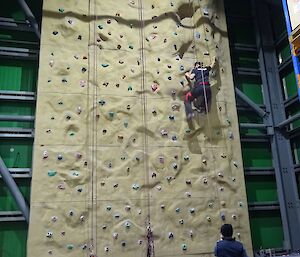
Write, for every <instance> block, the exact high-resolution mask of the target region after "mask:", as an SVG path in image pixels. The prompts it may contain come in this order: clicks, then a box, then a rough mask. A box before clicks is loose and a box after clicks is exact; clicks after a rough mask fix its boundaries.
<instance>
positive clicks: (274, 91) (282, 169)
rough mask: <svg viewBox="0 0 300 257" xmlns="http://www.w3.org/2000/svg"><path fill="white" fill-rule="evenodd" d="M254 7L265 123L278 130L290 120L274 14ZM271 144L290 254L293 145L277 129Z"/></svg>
mask: <svg viewBox="0 0 300 257" xmlns="http://www.w3.org/2000/svg"><path fill="white" fill-rule="evenodd" d="M252 5H253V6H252V7H253V16H254V23H255V28H256V42H257V48H258V51H259V63H260V70H261V78H262V84H263V94H264V101H265V106H266V112H267V113H268V114H269V115H268V116H267V117H266V118H265V123H266V125H268V126H272V127H275V125H276V124H279V123H280V122H282V121H284V120H285V119H286V117H285V110H284V104H283V96H282V86H281V81H280V76H279V72H278V64H277V59H276V49H275V46H274V39H273V33H272V25H271V17H270V10H269V8H268V5H267V4H266V3H264V2H263V1H261V0H252ZM270 143H271V150H272V155H273V165H274V168H275V176H276V184H277V192H278V200H279V204H280V212H281V218H282V225H283V232H284V245H283V247H284V248H285V249H286V250H296V249H300V240H299V231H300V209H299V198H298V192H297V184H296V179H295V172H294V164H293V158H292V152H291V146H290V142H289V140H288V139H286V138H285V137H284V136H283V135H282V134H281V131H280V130H279V129H276V130H275V131H274V136H273V137H272V138H271V141H270Z"/></svg>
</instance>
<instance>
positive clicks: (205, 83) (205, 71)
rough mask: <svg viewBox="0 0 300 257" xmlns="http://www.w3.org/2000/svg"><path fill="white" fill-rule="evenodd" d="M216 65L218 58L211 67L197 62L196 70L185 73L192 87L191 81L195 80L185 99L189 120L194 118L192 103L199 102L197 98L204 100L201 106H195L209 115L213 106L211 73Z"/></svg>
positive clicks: (214, 59)
mask: <svg viewBox="0 0 300 257" xmlns="http://www.w3.org/2000/svg"><path fill="white" fill-rule="evenodd" d="M215 63H216V57H214V58H213V62H212V63H211V65H210V66H206V67H204V66H203V62H196V63H195V66H194V69H193V70H191V71H190V72H186V73H185V77H186V79H187V81H188V83H189V85H191V81H192V80H195V82H194V86H193V87H191V86H190V87H191V90H190V91H189V92H188V93H186V95H185V99H184V106H185V112H186V117H187V119H188V120H190V119H192V118H193V117H194V113H193V108H192V102H193V101H194V100H196V101H197V98H200V97H201V98H202V100H201V102H200V104H199V105H197V106H195V107H197V109H198V110H199V111H200V112H202V113H208V112H209V111H210V105H211V88H210V83H209V72H210V71H211V69H212V68H213V67H214V65H215Z"/></svg>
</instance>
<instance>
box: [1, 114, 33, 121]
mask: <svg viewBox="0 0 300 257" xmlns="http://www.w3.org/2000/svg"><path fill="white" fill-rule="evenodd" d="M0 121H34V116H21V115H18V116H17V115H16V116H12V115H0Z"/></svg>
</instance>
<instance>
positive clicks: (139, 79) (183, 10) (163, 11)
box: [28, 0, 251, 257]
mask: <svg viewBox="0 0 300 257" xmlns="http://www.w3.org/2000/svg"><path fill="white" fill-rule="evenodd" d="M226 31H227V29H226V22H225V15H224V8H223V3H222V1H219V0H214V1H212V0H202V1H201V0H200V1H191V0H164V1H162V0H130V1H127V0H113V1H109V0H91V1H83V0H65V1H59V0H51V1H50V0H45V1H44V16H43V27H42V40H41V54H40V71H39V83H38V84H39V85H38V101H37V113H36V136H35V144H34V145H35V148H34V163H33V179H32V196H31V216H30V227H29V239H28V257H40V256H57V257H60V256H98V257H99V256H112V257H121V256H122V257H127V256H128V257H135V256H148V257H150V256H180V255H193V256H212V255H213V248H214V245H215V242H216V240H218V239H219V238H220V234H219V228H220V226H221V225H222V223H225V222H226V223H232V224H233V226H234V229H235V233H234V235H235V236H236V238H237V239H238V240H241V241H242V242H243V243H244V244H245V246H246V248H247V251H248V253H249V254H250V253H251V238H250V229H249V221H248V211H247V201H246V194H245V185H244V175H243V167H242V159H241V150H240V139H239V133H238V122H237V114H236V109H235V98H234V89H233V81H232V75H231V73H232V71H231V65H230V56H229V46H228V39H227V32H226ZM214 57H217V62H216V65H215V67H214V69H213V71H212V72H211V78H210V82H211V87H212V107H211V111H210V113H209V114H208V115H203V114H199V113H196V116H195V118H194V119H193V120H192V121H191V122H187V120H186V117H185V112H184V105H183V99H184V93H185V92H186V91H187V89H188V86H187V83H186V81H185V79H184V73H185V72H186V71H188V70H189V69H191V68H192V67H193V64H194V62H195V61H196V60H200V61H203V62H204V64H205V65H209V64H210V63H211V62H212V60H213V59H214ZM154 86H158V89H157V90H155V87H154Z"/></svg>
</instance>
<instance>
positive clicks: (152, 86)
mask: <svg viewBox="0 0 300 257" xmlns="http://www.w3.org/2000/svg"><path fill="white" fill-rule="evenodd" d="M151 90H152V92H157V91H159V87H158V83H157V82H154V83H153V84H152V85H151Z"/></svg>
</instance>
